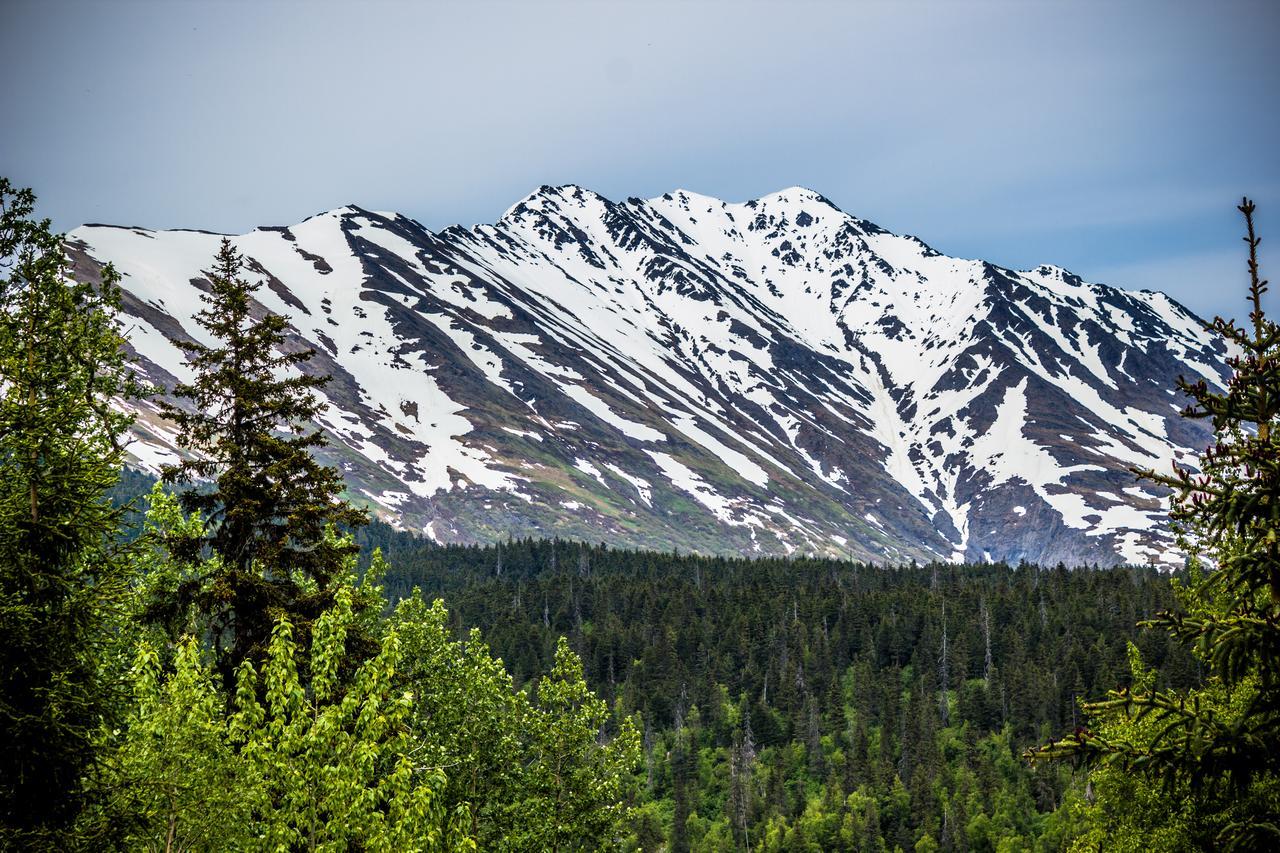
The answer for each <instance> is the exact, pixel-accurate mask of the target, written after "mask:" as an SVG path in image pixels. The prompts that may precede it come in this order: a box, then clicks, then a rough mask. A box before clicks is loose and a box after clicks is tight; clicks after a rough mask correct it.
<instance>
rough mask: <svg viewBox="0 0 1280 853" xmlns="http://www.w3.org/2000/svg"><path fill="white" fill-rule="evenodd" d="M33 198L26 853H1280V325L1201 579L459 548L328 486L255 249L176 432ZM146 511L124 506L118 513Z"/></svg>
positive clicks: (20, 796)
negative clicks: (144, 406) (255, 270)
mask: <svg viewBox="0 0 1280 853" xmlns="http://www.w3.org/2000/svg"><path fill="white" fill-rule="evenodd" d="M33 202H34V197H33V196H32V195H31V193H30V192H29V191H25V190H19V191H15V190H13V189H12V188H11V187H10V185H9V184H8V182H7V181H4V180H3V179H0V214H3V217H2V218H0V262H2V263H0V272H2V273H3V277H0V380H2V381H0V490H2V491H0V630H2V631H3V640H4V642H3V646H2V656H0V724H2V725H3V735H4V737H3V748H2V749H0V762H2V764H0V847H3V848H5V849H91V850H98V849H126V850H135V849H147V850H166V851H170V850H182V849H186V850H223V849H243V850H335V851H336V850H387V851H391V850H468V849H506V850H581V849H622V850H645V851H658V850H669V851H686V850H744V849H749V850H770V851H772V850H778V851H783V850H867V851H879V850H884V851H891V850H902V851H908V850H914V851H930V850H962V851H971V850H974V851H976V850H991V851H1015V850H1063V849H1072V850H1099V849H1100V850H1113V849H1114V850H1146V849H1153V850H1170V851H1175V850H1214V849H1235V850H1255V849H1257V850H1265V849H1274V848H1275V846H1276V844H1277V842H1280V817H1277V815H1278V814H1280V776H1278V774H1277V771H1278V769H1280V640H1278V639H1277V638H1280V544H1278V542H1277V539H1278V538H1280V533H1278V532H1277V531H1280V436H1278V435H1277V434H1276V430H1275V427H1276V426H1277V425H1280V327H1277V326H1276V325H1275V324H1274V323H1272V322H1270V321H1269V320H1267V319H1266V318H1265V316H1264V315H1263V313H1262V308H1261V302H1260V299H1261V295H1262V293H1263V292H1264V291H1265V290H1266V283H1265V281H1263V280H1261V278H1260V277H1259V275H1258V264H1257V245H1258V240H1257V238H1256V237H1255V235H1254V233H1253V221H1252V212H1253V207H1252V205H1251V204H1250V203H1249V202H1248V201H1247V200H1246V201H1245V203H1244V204H1242V205H1241V208H1240V209H1241V211H1242V212H1243V213H1244V215H1245V219H1246V223H1247V226H1248V237H1247V238H1246V239H1247V241H1248V243H1249V248H1250V260H1249V272H1250V280H1251V283H1250V300H1251V305H1252V308H1253V310H1252V312H1251V314H1250V325H1249V326H1247V327H1238V326H1236V325H1235V324H1233V323H1230V322H1229V321H1225V320H1216V321H1215V322H1214V324H1213V325H1212V328H1213V329H1214V330H1215V331H1216V332H1217V333H1219V334H1221V335H1223V336H1224V337H1225V338H1227V339H1229V340H1230V341H1232V342H1233V343H1234V344H1235V345H1236V346H1237V347H1238V348H1239V349H1240V351H1241V353H1242V355H1241V356H1239V357H1238V358H1236V359H1235V360H1233V362H1232V367H1233V370H1234V371H1235V373H1234V375H1233V377H1232V378H1231V380H1230V382H1229V383H1228V386H1227V387H1226V388H1225V389H1224V390H1217V389H1212V388H1210V387H1208V386H1207V384H1206V383H1204V382H1199V383H1183V389H1184V391H1185V392H1186V393H1187V394H1188V395H1189V396H1190V397H1191V399H1192V401H1193V403H1192V405H1191V406H1190V407H1188V409H1187V411H1186V415H1187V416H1189V417H1208V418H1212V420H1213V423H1214V427H1215V431H1216V434H1217V442H1216V444H1215V445H1214V446H1213V447H1212V448H1210V449H1209V450H1208V451H1207V452H1206V453H1205V454H1204V456H1203V458H1202V460H1201V468H1200V469H1198V470H1193V469H1186V468H1177V469H1175V470H1174V471H1173V473H1172V474H1168V473H1160V472H1156V471H1145V472H1139V473H1140V474H1141V475H1143V476H1146V477H1148V478H1150V479H1153V480H1155V481H1156V482H1159V483H1161V484H1163V485H1164V486H1166V487H1167V488H1169V489H1170V490H1171V491H1172V493H1173V518H1174V520H1175V522H1176V523H1177V524H1178V525H1179V530H1180V533H1181V535H1182V539H1183V544H1184V546H1185V548H1186V550H1187V554H1188V565H1187V569H1186V570H1185V571H1183V572H1180V573H1177V574H1175V575H1174V576H1172V577H1171V576H1169V575H1162V574H1160V573H1158V572H1156V571H1154V570H1152V569H1149V568H1139V567H1122V568H1110V569H1098V568H1091V567H1075V568H1068V567H1066V566H1056V567H1052V568H1049V567H1040V566H1033V565H1025V564H1024V565H1019V566H1007V565H1003V564H980V565H952V564H929V565H915V564H911V565H908V566H893V565H864V564H857V563H848V562H839V561H831V560H825V559H815V558H806V557H794V558H790V559H779V558H769V559H759V560H750V559H742V558H726V557H711V556H701V555H690V554H680V553H677V552H675V551H672V552H670V553H664V552H639V551H624V550H614V549H610V548H607V547H605V546H603V545H588V544H585V543H579V542H568V541H558V540H541V541H539V540H527V539H525V540H509V541H507V542H504V543H501V544H499V545H492V546H488V547H468V546H440V545H436V544H433V543H431V542H427V541H424V540H422V539H418V538H415V537H413V536H410V535H408V534H406V533H403V532H397V531H395V530H394V529H392V528H391V527H389V526H387V525H385V524H382V523H379V522H376V521H374V522H371V521H370V519H369V518H368V517H367V515H366V514H365V512H364V511H363V510H361V509H360V508H359V507H357V506H356V505H354V504H352V503H350V502H349V501H348V500H346V499H345V497H344V496H343V493H342V483H341V479H340V477H339V476H338V473H337V472H336V470H334V469H331V468H326V467H324V466H321V465H319V464H317V463H316V461H315V459H314V457H313V456H312V455H311V450H312V449H314V448H315V447H316V446H318V444H319V443H320V441H321V439H320V437H319V433H318V432H316V431H315V430H314V429H312V428H311V427H310V426H309V425H308V424H309V422H310V421H311V420H312V419H313V418H314V416H315V415H316V413H317V411H318V406H319V405H320V403H319V398H318V396H317V394H316V393H315V392H316V389H318V388H320V387H321V386H323V385H324V383H325V380H324V378H322V377H310V376H306V375H299V374H298V373H297V372H295V371H293V370H292V368H293V367H295V366H296V365H297V364H299V363H301V362H303V361H305V360H306V359H308V358H309V357H310V353H309V352H308V351H305V350H291V349H289V348H288V347H286V346H285V341H286V324H285V322H284V320H283V319H282V318H280V317H277V316H274V315H269V314H268V315H266V316H265V317H257V316H254V315H253V314H252V312H251V311H250V305H251V297H252V294H253V292H254V290H255V288H256V287H258V286H260V285H254V284H252V283H250V282H249V281H247V280H245V278H244V277H242V275H241V270H242V266H243V259H241V258H240V257H239V256H238V255H237V254H236V253H235V251H234V250H233V248H232V247H231V245H230V243H229V242H225V241H224V243H223V246H222V250H221V251H220V252H219V254H218V255H217V257H216V258H214V265H213V267H212V269H211V270H210V271H209V272H208V273H207V275H208V277H209V280H210V282H211V286H210V289H209V291H208V292H207V293H206V294H205V295H204V297H203V299H204V301H205V305H206V307H205V310H204V311H202V312H201V313H200V314H199V315H197V319H198V321H199V322H200V323H201V324H202V325H203V326H204V328H205V329H206V331H207V332H209V335H210V340H212V343H211V344H194V343H188V345H187V349H188V350H189V354H190V355H191V361H192V364H193V366H194V378H193V379H192V381H191V382H189V383H184V384H181V385H179V386H178V387H177V388H176V389H174V393H175V395H176V397H177V399H178V400H180V401H181V402H180V403H174V404H166V405H167V412H168V415H169V416H170V418H171V420H172V422H173V423H174V424H175V425H176V428H177V435H178V441H179V443H180V445H181V446H183V447H184V448H186V449H187V450H188V451H189V454H188V455H187V456H185V457H184V458H183V459H181V460H179V461H177V462H175V463H173V464H171V465H167V466H165V468H164V469H163V473H162V478H161V479H162V481H163V482H153V481H152V479H151V478H149V477H147V476H145V475H141V474H138V473H137V472H131V471H128V470H127V469H124V468H123V462H124V459H125V455H124V453H125V452H124V444H123V441H122V439H123V437H124V435H125V433H126V432H127V430H128V428H129V418H128V417H127V416H125V415H124V414H122V413H121V412H120V411H119V409H118V408H115V407H114V406H113V405H111V402H112V401H113V400H119V399H122V398H123V399H127V398H130V397H136V396H137V395H142V394H146V393H148V389H146V388H145V387H144V386H143V385H142V384H141V383H140V382H139V381H138V378H137V377H136V376H135V375H134V374H133V373H132V372H131V370H130V368H129V366H128V364H127V363H126V362H125V359H124V355H123V352H124V350H123V342H124V339H123V330H122V329H121V328H120V326H119V322H118V319H117V316H118V309H119V299H120V296H119V291H118V289H117V288H116V287H115V274H114V272H113V271H112V270H111V269H110V268H109V267H108V268H107V269H106V270H105V271H104V274H103V277H102V280H101V281H98V282H93V283H82V282H75V281H72V280H70V278H69V277H68V274H67V267H66V261H65V258H64V257H63V255H62V252H61V243H60V241H59V239H58V238H57V237H56V236H55V235H53V234H51V232H50V230H49V224H48V222H47V221H44V222H40V221H36V220H34V219H32V218H31V211H32V206H33ZM122 471H123V473H122Z"/></svg>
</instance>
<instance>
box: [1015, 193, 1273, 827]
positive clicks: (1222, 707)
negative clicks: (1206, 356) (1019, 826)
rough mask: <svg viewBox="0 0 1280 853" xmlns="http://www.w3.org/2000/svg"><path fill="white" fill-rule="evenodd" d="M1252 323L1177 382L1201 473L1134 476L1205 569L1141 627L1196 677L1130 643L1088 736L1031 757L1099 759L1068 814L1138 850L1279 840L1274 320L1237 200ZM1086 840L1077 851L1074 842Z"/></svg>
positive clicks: (1232, 331)
mask: <svg viewBox="0 0 1280 853" xmlns="http://www.w3.org/2000/svg"><path fill="white" fill-rule="evenodd" d="M1240 211H1241V213H1243V214H1244V217H1245V222H1246V226H1247V231H1248V235H1247V236H1246V237H1245V241H1246V242H1247V243H1248V245H1249V276H1250V288H1249V301H1250V304H1251V307H1252V311H1251V313H1250V321H1251V322H1250V325H1249V327H1247V328H1240V327H1237V326H1236V325H1235V324H1234V323H1232V322H1230V321H1227V320H1223V319H1221V318H1218V319H1215V320H1214V321H1213V322H1212V323H1210V324H1209V326H1208V327H1209V328H1210V329H1212V330H1213V331H1216V332H1218V333H1219V334H1221V335H1222V336H1223V337H1224V338H1226V339H1227V340H1228V341H1229V342H1230V343H1231V344H1233V345H1234V346H1235V347H1237V348H1238V349H1239V351H1240V353H1241V354H1240V355H1239V356H1236V357H1234V358H1232V360H1231V366H1232V368H1233V374H1232V376H1231V377H1230V379H1229V380H1228V381H1227V385H1226V389H1225V391H1224V392H1218V391H1214V390H1212V389H1211V388H1210V387H1209V385H1208V383H1207V382H1204V381H1200V382H1196V383H1186V382H1183V383H1181V384H1182V388H1183V390H1184V391H1185V392H1186V393H1187V394H1189V395H1190V396H1191V397H1192V399H1193V401H1194V402H1193V404H1192V405H1191V406H1190V407H1188V409H1187V410H1186V411H1185V412H1184V415H1186V416H1188V417H1210V418H1212V419H1213V425H1214V430H1215V433H1216V443H1215V444H1214V446H1213V447H1211V448H1209V449H1208V450H1207V451H1206V452H1205V453H1204V455H1203V456H1202V457H1201V460H1200V470H1199V471H1193V470H1190V469H1187V468H1180V469H1177V470H1175V473H1174V475H1173V476H1163V475H1158V474H1156V473H1155V472H1153V471H1145V472H1142V473H1144V474H1145V476H1147V477H1149V478H1151V479H1154V480H1156V481H1158V482H1160V483H1163V484H1164V485H1167V486H1169V487H1170V488H1171V489H1173V492H1174V509H1173V512H1172V517H1173V519H1174V520H1175V521H1176V522H1177V523H1178V524H1180V525H1181V528H1182V530H1183V531H1184V533H1185V537H1184V538H1185V541H1186V543H1187V545H1188V547H1189V549H1191V552H1192V556H1193V558H1198V555H1199V553H1200V552H1201V551H1203V552H1204V553H1206V554H1207V555H1208V557H1209V558H1210V560H1211V562H1212V563H1214V564H1216V568H1215V569H1213V570H1212V571H1208V572H1204V573H1201V572H1199V571H1194V572H1193V573H1192V576H1191V584H1190V586H1188V587H1181V588H1180V592H1181V596H1180V597H1181V601H1180V603H1181V605H1182V607H1181V609H1180V610H1179V611H1177V612H1166V613H1162V614H1161V615H1160V616H1159V617H1158V618H1156V619H1154V620H1151V621H1150V622H1149V623H1148V624H1150V625H1153V626H1158V627H1162V628H1164V629H1165V630H1167V631H1168V632H1169V634H1170V635H1171V636H1172V637H1174V638H1176V639H1177V640H1178V641H1180V642H1182V643H1184V644H1186V645H1187V646H1189V647H1190V648H1191V650H1192V652H1193V654H1194V655H1195V656H1196V658H1197V659H1198V661H1199V662H1200V664H1201V665H1202V666H1203V668H1204V670H1205V673H1206V678H1205V682H1204V684H1203V686H1198V687H1196V688H1193V689H1190V690H1168V689H1163V690H1162V689H1158V687H1157V685H1156V684H1155V683H1154V679H1153V677H1152V676H1151V674H1150V673H1148V672H1147V670H1146V669H1145V668H1144V667H1143V664H1142V661H1141V658H1140V656H1139V655H1138V653H1137V652H1136V650H1135V651H1134V652H1133V653H1132V654H1131V669H1132V672H1133V675H1134V680H1135V683H1134V685H1133V687H1132V688H1131V689H1127V690H1119V691H1115V692H1113V693H1112V694H1111V696H1110V698H1109V699H1107V700H1106V701H1104V702H1098V703H1094V704H1091V705H1087V706H1086V711H1087V712H1088V713H1089V714H1090V718H1091V726H1092V727H1093V728H1092V730H1089V729H1085V728H1078V729H1077V730H1076V731H1075V733H1074V734H1072V735H1071V736H1069V737H1067V738H1065V739H1063V740H1061V741H1059V742H1057V743H1055V744H1052V745H1050V746H1048V747H1045V748H1044V749H1042V750H1040V751H1039V753H1038V756H1039V757H1042V758H1043V757H1048V758H1064V757H1070V758H1073V759H1076V760H1084V761H1085V762H1088V763H1089V764H1091V765H1094V766H1097V767H1099V768H1100V769H1098V770H1097V771H1096V773H1095V776H1094V779H1095V782H1096V791H1097V800H1096V802H1095V803H1094V804H1093V805H1092V806H1091V807H1081V808H1079V814H1080V816H1081V818H1082V819H1083V821H1084V822H1085V824H1086V826H1087V827H1088V829H1087V832H1086V833H1085V834H1084V836H1083V838H1082V840H1081V844H1082V845H1094V844H1103V845H1106V846H1115V847H1116V848H1117V849H1138V847H1140V846H1143V841H1142V840H1143V839H1144V838H1145V837H1147V836H1148V835H1150V836H1152V837H1153V838H1154V839H1156V841H1157V842H1158V844H1159V845H1161V846H1162V847H1163V848H1164V849H1171V850H1172V849H1274V847H1275V846H1277V845H1280V818H1278V817H1277V815H1280V750H1277V748H1276V745H1277V744H1278V743H1280V547H1278V546H1277V536H1278V535H1280V327H1278V326H1277V325H1276V324H1275V323H1274V322H1272V321H1270V320H1269V319H1268V318H1267V317H1266V316H1265V315H1264V313H1263V310H1262V296H1263V294H1264V292H1265V291H1266V286H1267V283H1266V282H1265V281H1263V280H1262V279H1261V277H1260V276H1259V272H1258V258H1257V248H1258V244H1259V240H1258V238H1257V237H1256V235H1255V234H1254V229H1253V212H1254V206H1253V204H1252V203H1251V202H1250V201H1249V200H1248V199H1245V200H1244V203H1243V204H1241V206H1240ZM1082 849H1083V848H1082Z"/></svg>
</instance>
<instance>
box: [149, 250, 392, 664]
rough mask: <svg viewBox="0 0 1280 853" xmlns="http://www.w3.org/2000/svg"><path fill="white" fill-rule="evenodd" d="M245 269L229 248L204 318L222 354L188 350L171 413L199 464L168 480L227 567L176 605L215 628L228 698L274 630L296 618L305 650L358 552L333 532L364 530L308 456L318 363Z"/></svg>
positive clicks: (313, 439) (206, 297)
mask: <svg viewBox="0 0 1280 853" xmlns="http://www.w3.org/2000/svg"><path fill="white" fill-rule="evenodd" d="M243 266H244V261H243V258H242V257H241V256H240V255H239V254H238V253H237V252H236V251H235V249H234V248H233V247H232V245H231V241H229V240H223V241H222V245H221V248H220V249H219V250H218V253H217V255H216V256H215V258H214V265H213V268H212V269H211V270H209V271H207V272H206V275H207V276H208V279H209V284H210V287H209V290H208V292H207V293H205V294H203V295H202V297H201V298H202V299H203V301H204V303H205V308H204V309H203V310H202V311H200V312H199V313H198V314H197V315H196V321H197V322H198V323H199V324H200V326H202V327H203V328H204V329H205V330H206V331H207V332H208V333H209V335H210V336H212V338H214V340H215V341H216V342H217V343H216V344H215V345H213V346H205V345H203V344H199V343H196V342H186V343H183V344H182V346H183V348H184V349H185V350H186V351H187V352H188V353H189V354H190V356H191V359H190V361H191V366H192V368H193V369H194V371H195V378H194V380H193V381H192V382H190V383H182V384H179V385H178V386H176V387H175V388H174V389H173V394H174V396H175V397H177V398H178V399H180V400H185V401H186V402H187V404H188V405H186V406H182V405H178V404H173V403H165V404H163V412H164V413H165V415H166V416H167V417H169V418H170V419H172V420H173V422H174V423H175V424H176V425H177V427H178V430H179V441H180V443H181V444H182V446H183V447H184V448H186V449H188V450H189V451H191V453H192V456H191V458H189V459H186V460H184V461H183V462H181V463H180V464H177V465H172V466H169V467H167V468H166V469H165V470H164V479H165V481H166V482H169V483H192V484H194V485H195V488H192V489H189V490H187V491H185V492H184V493H183V494H182V504H183V508H184V509H185V510H187V511H188V512H191V511H199V512H200V513H201V514H202V515H203V516H204V518H205V519H206V520H207V521H208V531H209V533H208V535H207V536H206V537H205V538H204V539H203V540H202V541H201V542H199V543H194V544H199V545H207V546H208V548H209V549H210V550H211V551H212V553H213V554H214V555H216V556H217V557H218V558H219V559H218V560H216V561H213V563H212V566H213V567H214V568H213V569H212V572H211V574H209V575H207V576H205V577H202V578H197V579H193V580H191V581H188V582H187V583H184V584H182V585H180V586H179V588H178V589H177V590H176V591H175V592H174V594H173V596H172V597H171V598H170V600H169V602H168V606H170V607H171V608H174V609H177V610H179V611H181V610H184V609H185V608H187V607H188V606H190V605H192V604H194V605H195V607H196V609H197V610H198V611H199V612H201V613H203V614H205V615H206V617H207V618H208V619H209V625H208V628H209V631H210V638H211V641H212V643H213V645H214V648H215V651H216V653H217V656H218V664H219V671H220V673H221V675H222V678H223V682H224V685H225V686H226V687H227V688H228V689H230V688H231V687H232V686H233V685H234V673H235V671H236V668H237V667H238V666H239V665H240V664H241V663H242V662H244V661H246V660H251V661H254V662H255V663H260V662H261V661H262V660H263V656H264V655H265V653H266V650H267V645H268V643H269V641H270V638H271V631H272V628H273V626H274V625H275V623H276V621H277V620H279V619H280V618H288V619H289V620H290V621H291V622H292V623H293V625H294V627H295V628H296V629H298V630H299V631H301V632H302V634H303V635H304V637H305V635H306V634H307V632H308V630H309V626H310V624H311V623H312V621H313V620H314V619H316V618H317V617H318V616H319V615H320V613H321V612H322V611H323V610H324V609H325V608H326V607H327V606H329V605H330V604H331V603H332V598H333V589H334V584H335V581H336V580H338V579H340V578H341V575H342V573H343V572H344V571H345V566H346V561H347V557H348V556H350V555H351V554H352V553H353V552H354V550H355V547H356V546H355V545H354V544H353V543H352V542H351V541H350V540H349V539H341V538H338V537H334V536H332V535H329V529H330V527H331V526H336V527H342V526H346V527H355V526H358V525H361V524H364V523H365V522H366V521H367V515H366V513H365V512H364V511H363V510H360V509H357V508H356V507H354V506H352V505H351V504H349V503H347V502H346V501H345V500H343V499H342V497H341V492H342V489H343V482H342V477H341V475H340V474H339V472H338V471H337V470H336V469H334V468H331V467H327V466H324V465H321V464H320V463H318V462H317V461H316V459H315V458H314V457H313V456H312V451H313V450H314V449H316V448H318V447H320V446H322V445H323V443H324V439H323V438H322V436H321V435H320V432H319V431H318V430H315V429H312V428H311V427H309V425H308V422H309V421H311V420H313V419H314V418H315V417H316V416H317V415H319V414H320V412H321V410H322V407H323V404H322V402H321V401H320V400H319V398H318V397H317V395H316V394H315V389H316V388H319V387H321V386H323V385H324V384H325V383H326V382H328V377H323V376H313V375H308V374H305V373H302V372H301V371H300V370H299V368H300V367H301V366H302V365H303V364H305V363H306V361H307V360H308V359H310V358H311V357H312V355H313V354H314V351H313V350H310V349H304V350H298V349H292V350H291V349H290V347H289V345H288V342H287V335H286V329H287V322H286V320H285V318H284V317H282V316H280V315H278V314H271V313H265V312H263V311H262V310H261V306H260V305H258V304H257V303H256V302H255V301H254V298H253V295H254V293H255V292H256V291H257V290H258V289H259V288H260V287H261V284H260V283H257V282H254V283H251V282H249V281H248V280H246V279H245V278H244V277H243V276H242V275H241V271H242V269H243ZM156 615H158V614H156Z"/></svg>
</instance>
